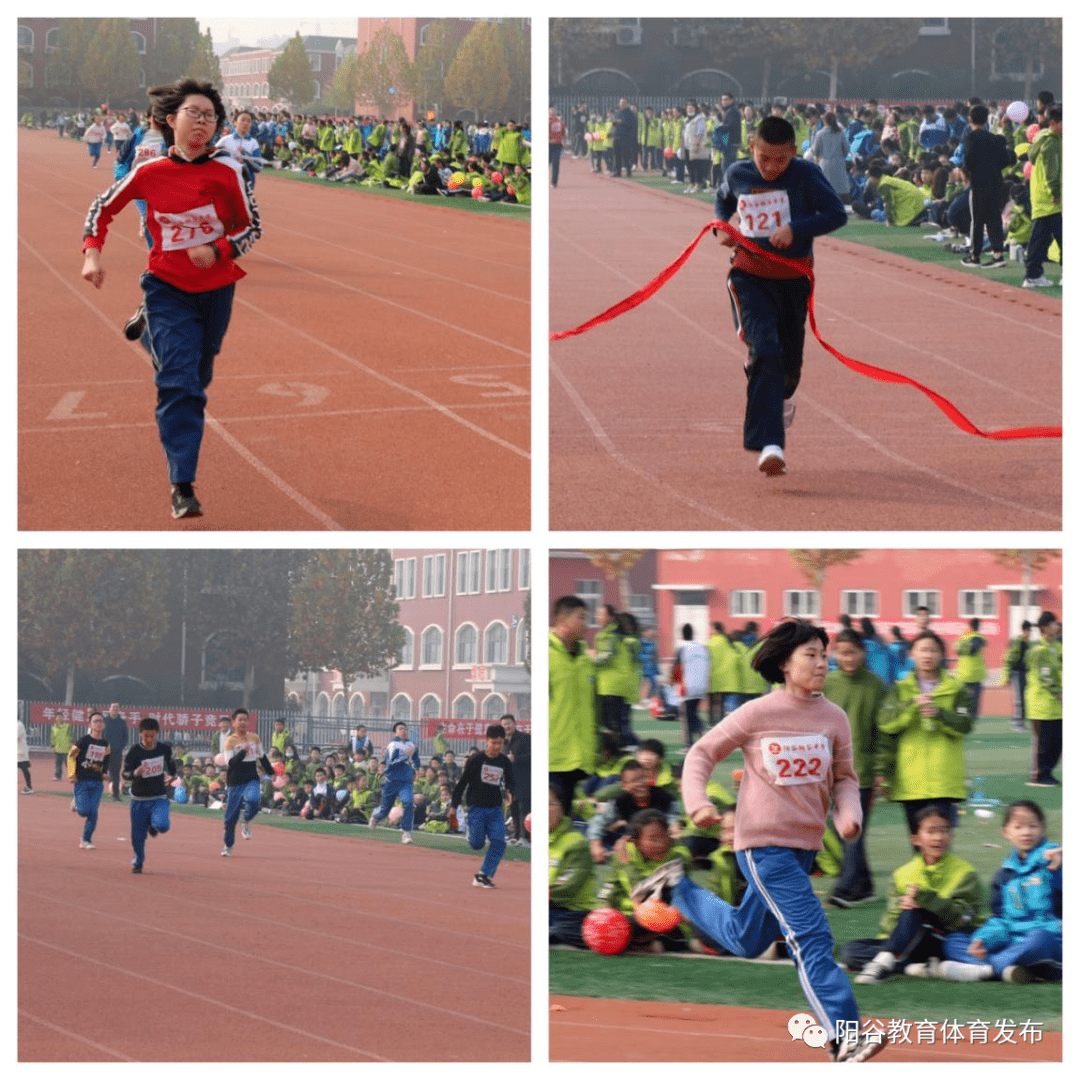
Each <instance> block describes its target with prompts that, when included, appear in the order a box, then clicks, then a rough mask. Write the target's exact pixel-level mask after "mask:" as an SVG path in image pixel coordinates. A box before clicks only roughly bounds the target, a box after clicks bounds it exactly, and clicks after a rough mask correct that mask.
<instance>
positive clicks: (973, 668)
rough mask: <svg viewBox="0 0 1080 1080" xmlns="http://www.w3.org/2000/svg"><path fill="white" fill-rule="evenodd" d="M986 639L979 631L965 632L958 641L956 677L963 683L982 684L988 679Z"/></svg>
mask: <svg viewBox="0 0 1080 1080" xmlns="http://www.w3.org/2000/svg"><path fill="white" fill-rule="evenodd" d="M985 650H986V638H984V637H983V636H982V634H980V633H979V632H978V630H965V631H964V632H963V633H962V634H961V635H960V636H959V637H958V638H957V639H956V668H955V669H954V670H955V674H956V677H957V678H958V679H959V680H960V681H961V682H962V683H981V682H982V681H983V679H985V678H986V660H985V659H984V658H983V655H984V652H985Z"/></svg>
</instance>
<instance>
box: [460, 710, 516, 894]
mask: <svg viewBox="0 0 1080 1080" xmlns="http://www.w3.org/2000/svg"><path fill="white" fill-rule="evenodd" d="M505 739H506V729H505V728H503V727H502V726H501V725H500V724H491V725H489V726H488V729H487V742H486V744H485V746H484V752H483V753H482V754H474V755H473V756H472V757H471V758H469V760H468V761H467V762H466V763H465V768H464V769H463V770H462V773H461V779H460V780H459V781H458V782H457V784H456V786H455V787H454V794H453V796H452V797H451V799H450V806H451V809H452V810H454V811H456V810H457V808H458V806H460V805H461V800H462V796H463V795H464V796H465V803H466V805H467V806H468V807H469V818H468V838H469V847H471V848H472V849H473V851H480V850H481V849H482V848H483V846H484V841H485V840H488V841H490V843H489V846H488V849H487V854H486V855H485V856H484V862H483V864H482V865H481V867H480V870H479V872H478V873H477V874H476V875H475V876H474V877H473V884H474V885H475V886H476V887H477V888H480V889H494V888H495V882H494V881H492V880H491V879H492V878H493V877H494V876H495V871H496V870H497V869H498V867H499V862H500V861H501V859H502V857H503V854H504V853H505V852H506V818H505V817H504V816H503V813H504V811H503V800H504V795H503V792H504V791H506V792H510V791H512V790H513V787H514V766H513V764H512V763H511V761H510V759H509V758H508V757H507V756H506V755H505V754H504V753H503V752H502V749H503V742H504V740H505Z"/></svg>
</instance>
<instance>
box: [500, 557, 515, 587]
mask: <svg viewBox="0 0 1080 1080" xmlns="http://www.w3.org/2000/svg"><path fill="white" fill-rule="evenodd" d="M510 556H511V551H510V549H509V548H503V549H502V550H501V551H500V552H499V592H509V591H510V583H511V581H512V580H513V578H512V576H511V575H512V572H513V560H512V559H511V557H510Z"/></svg>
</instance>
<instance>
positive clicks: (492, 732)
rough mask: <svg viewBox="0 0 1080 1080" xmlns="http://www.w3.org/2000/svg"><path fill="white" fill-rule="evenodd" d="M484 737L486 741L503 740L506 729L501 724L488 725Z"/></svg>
mask: <svg viewBox="0 0 1080 1080" xmlns="http://www.w3.org/2000/svg"><path fill="white" fill-rule="evenodd" d="M484 737H485V738H487V739H505V738H506V728H504V727H503V726H502V724H488V726H487V732H486V733H485V736H484Z"/></svg>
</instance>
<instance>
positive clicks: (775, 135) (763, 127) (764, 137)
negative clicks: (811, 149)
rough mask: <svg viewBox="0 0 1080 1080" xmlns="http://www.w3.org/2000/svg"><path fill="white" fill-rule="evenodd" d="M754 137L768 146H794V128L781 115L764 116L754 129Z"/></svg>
mask: <svg viewBox="0 0 1080 1080" xmlns="http://www.w3.org/2000/svg"><path fill="white" fill-rule="evenodd" d="M754 138H756V139H760V140H761V141H762V142H763V143H768V144H769V145H770V146H788V145H789V144H790V145H791V146H794V145H795V129H794V128H793V127H792V126H791V123H790V121H788V120H785V119H784V118H783V117H782V116H766V117H765V119H764V120H762V121H761V123H760V124H758V126H757V128H756V129H755V130H754Z"/></svg>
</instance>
